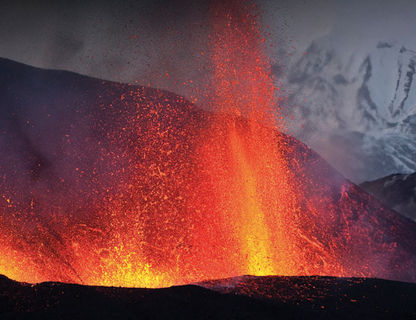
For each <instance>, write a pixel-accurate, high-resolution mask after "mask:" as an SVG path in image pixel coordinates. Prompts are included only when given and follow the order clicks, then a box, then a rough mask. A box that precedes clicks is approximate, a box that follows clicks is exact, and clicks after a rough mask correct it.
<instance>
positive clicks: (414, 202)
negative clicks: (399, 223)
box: [360, 173, 416, 221]
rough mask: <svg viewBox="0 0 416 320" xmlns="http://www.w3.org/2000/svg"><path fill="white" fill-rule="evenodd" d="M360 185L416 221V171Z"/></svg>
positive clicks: (387, 204)
mask: <svg viewBox="0 0 416 320" xmlns="http://www.w3.org/2000/svg"><path fill="white" fill-rule="evenodd" d="M360 186H361V187H362V188H363V189H364V190H365V191H367V192H368V193H370V194H371V195H373V196H374V197H376V198H377V199H379V200H380V201H381V202H382V203H384V204H385V205H386V206H388V207H389V208H392V209H394V210H396V211H397V212H399V213H401V214H402V215H404V216H405V217H407V218H409V219H412V220H413V221H416V173H413V174H393V175H390V176H387V177H384V178H381V179H377V180H374V181H366V182H364V183H362V184H361V185H360Z"/></svg>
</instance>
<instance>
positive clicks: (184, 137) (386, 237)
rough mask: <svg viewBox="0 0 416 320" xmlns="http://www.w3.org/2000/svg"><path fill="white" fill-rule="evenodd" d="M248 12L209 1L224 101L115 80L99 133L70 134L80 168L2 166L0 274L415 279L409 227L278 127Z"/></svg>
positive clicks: (96, 280) (120, 282) (155, 279)
mask: <svg viewBox="0 0 416 320" xmlns="http://www.w3.org/2000/svg"><path fill="white" fill-rule="evenodd" d="M252 10H253V8H252V7H250V6H244V5H241V4H240V1H235V2H233V1H228V2H227V3H226V4H221V3H220V2H216V3H215V4H214V6H213V9H212V12H211V14H212V30H213V31H212V34H211V37H210V43H211V52H210V56H211V58H212V64H213V70H214V74H213V76H212V78H211V79H210V83H209V84H207V86H208V87H209V88H210V90H208V91H209V92H210V102H211V105H210V107H211V109H212V110H213V111H215V112H212V113H211V112H206V111H203V110H200V109H197V108H196V107H194V106H192V105H191V104H189V103H188V102H186V101H185V100H184V99H182V98H180V97H178V96H175V95H173V94H169V93H166V92H162V91H159V90H153V89H146V88H140V89H137V88H135V87H129V86H122V85H117V84H112V85H106V87H105V92H104V93H101V92H100V97H102V98H101V99H102V101H98V102H97V109H96V110H95V109H94V110H95V111H94V112H92V114H90V115H88V117H90V118H91V119H92V120H91V123H92V125H91V130H92V131H93V132H94V135H91V136H88V137H87V138H85V140H82V139H81V141H78V140H76V139H73V140H71V139H70V138H69V137H67V136H65V137H63V141H62V145H63V149H62V150H63V151H62V153H63V156H64V157H66V158H68V159H69V160H68V163H69V166H70V169H71V172H72V176H71V177H69V178H68V177H63V175H62V176H60V177H59V179H57V181H54V182H53V183H52V182H51V183H50V185H46V186H45V185H39V186H38V187H36V188H34V189H30V190H29V191H26V190H24V188H22V187H20V189H18V188H17V187H14V186H15V185H14V184H13V183H14V180H13V181H12V180H10V179H9V178H7V177H6V176H5V175H4V177H6V178H3V180H2V181H3V184H2V192H1V193H2V198H1V199H0V200H1V201H0V210H1V215H0V231H1V234H2V236H1V238H0V253H1V254H0V273H2V274H5V275H7V276H9V277H11V278H13V279H16V280H20V281H27V282H40V281H65V282H75V283H83V284H90V285H113V286H134V287H161V286H169V285H173V284H183V283H189V282H196V281H202V280H206V279H214V278H224V277H230V276H236V275H242V274H252V275H315V274H319V275H336V276H378V277H385V278H389V279H404V280H413V281H414V280H415V274H416V273H415V272H413V271H412V270H415V265H416V262H415V258H414V255H413V253H412V252H415V251H414V243H412V242H411V241H410V240H409V241H408V240H403V238H402V237H403V234H404V235H408V234H410V232H411V231H409V229H408V227H406V224H405V223H404V222H403V221H401V220H400V218H398V217H396V216H395V214H394V213H392V212H390V211H388V210H386V209H384V208H383V207H382V206H381V205H380V204H379V203H378V202H377V201H375V200H374V199H372V198H370V197H369V196H368V195H367V194H365V193H363V192H362V191H361V190H359V189H358V188H357V187H356V186H354V185H352V184H351V183H349V182H348V181H346V180H345V179H344V178H342V177H341V176H340V175H338V174H337V173H336V172H335V171H334V170H333V169H332V168H331V167H330V166H329V165H328V164H326V163H325V161H323V160H322V159H320V158H319V157H318V156H317V155H316V154H314V153H313V152H312V151H311V150H310V149H309V148H308V147H306V146H304V145H303V144H302V143H300V142H298V141H296V140H295V139H293V138H290V137H288V136H286V135H284V134H282V133H280V131H281V129H282V126H283V124H281V123H278V124H276V123H275V118H276V116H275V115H276V114H279V110H277V109H276V106H277V101H276V90H277V89H276V88H275V87H274V85H273V79H272V78H271V75H270V66H269V65H268V62H267V59H266V57H265V56H264V53H263V50H262V42H263V41H262V38H261V34H260V30H259V26H258V25H257V22H256V17H255V15H253V14H252V13H251V12H252ZM120 90H121V91H122V92H123V93H122V94H121V95H117V94H115V95H114V96H112V97H113V99H114V101H113V102H112V103H108V100H105V99H108V97H109V96H111V92H113V91H114V92H116V93H117V92H120ZM106 95H107V96H106ZM105 97H107V98H105ZM66 148H67V149H66ZM76 148H78V149H76ZM72 150H82V152H81V153H77V154H74V152H73V151H72ZM87 154H88V155H90V154H93V155H94V161H93V163H90V162H88V161H86V160H85V161H84V162H82V161H83V159H84V158H83V157H85V156H86V155H87ZM80 159H81V160H80ZM72 163H74V164H73V167H71V166H72ZM77 163H78V164H77ZM68 179H72V180H71V181H72V186H75V187H73V188H70V189H69V188H66V189H65V186H66V184H65V183H66V180H68ZM409 239H410V238H409Z"/></svg>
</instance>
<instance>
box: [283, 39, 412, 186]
mask: <svg viewBox="0 0 416 320" xmlns="http://www.w3.org/2000/svg"><path fill="white" fill-rule="evenodd" d="M415 73H416V51H413V50H410V49H408V48H406V47H403V46H401V45H399V44H398V43H395V42H378V43H377V44H375V45H374V46H373V47H372V48H370V49H368V50H367V51H365V52H363V51H359V50H355V49H354V48H350V49H349V51H348V50H340V49H336V48H335V46H334V45H333V43H332V42H331V41H330V39H328V38H323V39H319V40H317V41H314V42H312V43H311V45H310V46H309V48H308V49H307V50H306V51H305V53H304V54H303V55H302V57H301V58H300V59H299V60H298V61H297V62H296V63H294V64H293V65H292V66H291V67H290V68H288V74H287V75H286V83H288V91H289V92H290V94H289V97H288V101H289V106H290V112H291V113H292V114H293V115H294V119H295V120H294V121H293V122H292V127H291V128H290V130H291V133H293V134H294V135H295V136H296V137H298V138H299V139H301V140H303V141H305V142H306V143H308V144H309V145H311V146H312V147H313V148H315V149H316V150H317V151H318V152H320V153H321V154H322V155H323V156H324V157H325V158H326V159H327V160H328V161H329V162H331V163H332V164H333V165H334V166H335V167H337V168H338V169H339V170H340V171H341V172H342V173H344V175H346V176H347V177H349V178H350V179H352V180H354V181H356V182H360V181H363V180H373V179H376V178H378V177H380V176H386V175H388V174H391V173H394V172H404V173H406V172H407V173H408V172H412V171H415V170H416V88H415V86H416V77H415ZM341 136H342V137H344V139H343V141H348V143H342V144H340V143H339V139H338V138H339V137H341ZM334 137H336V138H334ZM340 152H342V153H347V154H348V161H345V163H344V162H343V161H340V157H339V156H336V155H334V154H336V153H340ZM341 160H342V159H341ZM347 162H348V163H347Z"/></svg>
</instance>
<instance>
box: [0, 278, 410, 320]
mask: <svg viewBox="0 0 416 320" xmlns="http://www.w3.org/2000/svg"><path fill="white" fill-rule="evenodd" d="M203 285H204V286H206V288H203V287H200V286H193V285H189V286H180V287H171V288H165V289H129V288H112V287H89V286H81V285H71V284H62V283H52V282H48V283H41V284H38V285H30V284H21V283H18V282H14V281H12V280H9V279H8V278H6V277H1V278H0V317H1V319H305V318H306V319H393V318H394V319H414V318H415V317H416V285H415V284H409V283H402V282H393V281H386V280H378V279H351V278H331V277H241V278H236V279H226V280H218V281H211V282H209V283H205V284H203ZM209 288H213V290H212V289H209Z"/></svg>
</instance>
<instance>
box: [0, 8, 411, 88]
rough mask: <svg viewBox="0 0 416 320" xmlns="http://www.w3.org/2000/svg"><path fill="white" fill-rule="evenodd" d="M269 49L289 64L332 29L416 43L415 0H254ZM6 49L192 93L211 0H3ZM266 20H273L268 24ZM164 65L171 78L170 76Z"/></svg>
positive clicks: (354, 37) (1, 31) (364, 42)
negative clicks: (189, 85) (187, 83)
mask: <svg viewBox="0 0 416 320" xmlns="http://www.w3.org/2000/svg"><path fill="white" fill-rule="evenodd" d="M256 3H257V6H258V8H259V11H260V19H261V21H260V22H261V25H262V26H263V27H264V32H265V33H266V31H267V32H269V33H270V35H268V37H267V39H268V43H267V48H268V50H269V52H268V53H269V56H270V57H271V59H273V60H275V61H276V60H278V61H280V62H281V63H283V64H287V65H290V63H291V61H292V60H293V59H295V60H296V59H297V58H298V57H299V56H300V55H301V54H302V52H303V51H304V50H305V48H306V47H307V46H309V44H310V42H311V41H312V40H314V39H317V38H319V37H322V36H330V37H332V39H333V41H334V45H335V46H337V47H340V48H343V47H346V48H351V47H354V50H360V48H363V50H364V49H365V48H366V46H368V45H372V42H374V41H380V38H381V40H384V39H385V40H394V39H396V38H400V41H402V42H404V43H405V44H406V45H408V46H409V47H412V46H413V47H414V48H416V38H415V37H414V30H415V26H416V23H415V22H414V12H416V2H414V1H411V0H399V1H389V0H367V1H359V0H353V1H341V0H336V1H332V0H318V1H304V0H283V1H273V0H261V1H256ZM0 6H1V7H0V43H1V46H0V57H7V58H10V59H13V60H17V61H21V62H25V63H28V64H30V65H35V66H39V67H46V68H58V69H65V70H71V71H75V72H78V73H82V74H87V75H90V76H95V77H100V78H105V79H111V80H117V81H124V82H135V81H138V82H139V83H143V84H146V83H147V82H149V81H150V82H151V84H152V85H154V86H159V87H164V88H167V89H171V90H173V91H177V92H178V93H182V94H185V95H189V92H188V91H187V90H188V89H186V88H183V85H182V84H183V82H185V81H188V80H190V79H192V80H194V81H198V79H199V78H200V77H201V73H203V72H204V68H205V67H206V61H205V60H204V58H203V57H201V56H200V55H199V54H198V53H199V52H200V51H202V50H203V49H204V47H205V45H206V41H207V35H208V25H209V23H208V20H207V13H208V9H209V1H192V0H180V1H168V0H140V1H9V2H8V3H7V2H6V1H2V2H1V4H0ZM267 27H268V28H267ZM166 72H168V73H169V78H167V77H165V74H166Z"/></svg>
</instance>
